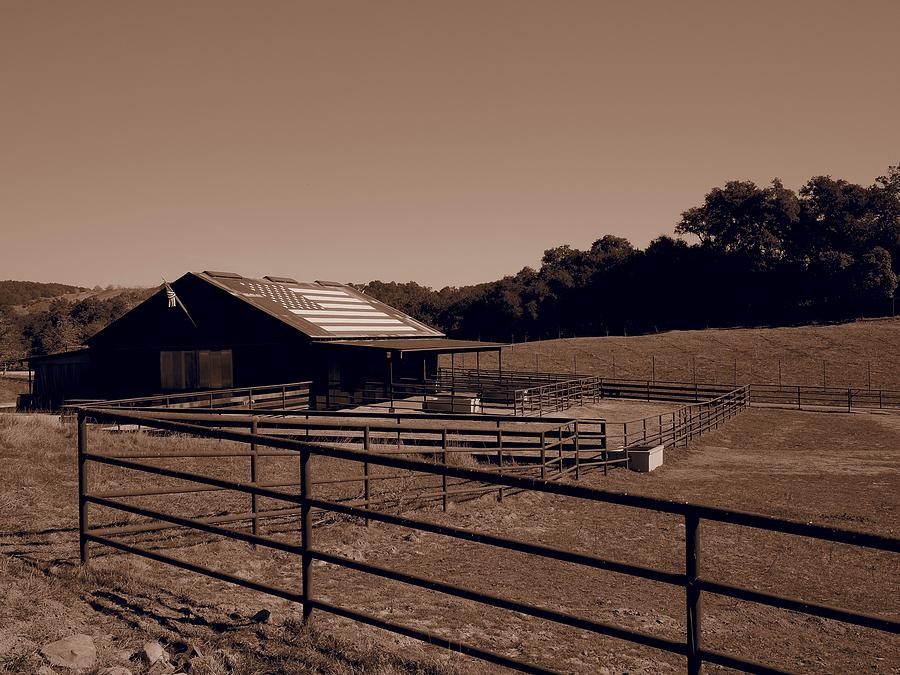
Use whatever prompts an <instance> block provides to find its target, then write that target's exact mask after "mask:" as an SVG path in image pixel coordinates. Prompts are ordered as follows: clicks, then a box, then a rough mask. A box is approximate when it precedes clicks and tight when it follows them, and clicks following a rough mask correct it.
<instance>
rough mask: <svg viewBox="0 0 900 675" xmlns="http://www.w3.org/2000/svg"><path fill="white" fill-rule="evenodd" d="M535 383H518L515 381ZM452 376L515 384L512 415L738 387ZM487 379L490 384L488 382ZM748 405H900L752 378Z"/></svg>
mask: <svg viewBox="0 0 900 675" xmlns="http://www.w3.org/2000/svg"><path fill="white" fill-rule="evenodd" d="M529 376H530V377H532V378H534V382H535V383H534V384H528V385H527V386H523V387H517V386H516V382H527V378H528V377H529ZM448 377H449V376H448V375H447V369H446V368H443V369H441V377H440V381H441V382H446V381H447V379H448ZM454 381H455V382H459V383H462V386H468V387H469V388H471V389H473V390H475V391H477V384H478V383H479V382H480V383H481V384H482V386H493V387H495V388H501V387H502V386H504V385H506V386H511V387H513V389H512V392H511V395H510V397H509V399H510V405H512V408H513V411H514V413H515V414H516V415H526V414H538V415H542V414H544V413H546V412H555V411H560V410H566V409H568V408H571V407H575V406H580V405H585V404H586V403H591V402H594V403H596V402H597V401H598V400H600V399H609V398H622V399H630V400H644V401H660V402H672V403H690V402H693V403H697V402H700V401H707V400H712V399H715V398H718V397H720V396H724V395H726V394H728V393H729V392H731V391H734V390H737V389H738V388H739V387H735V386H733V385H730V384H714V383H702V382H665V381H658V380H656V381H654V380H634V379H615V378H608V377H599V376H585V377H575V376H573V375H571V374H568V375H564V374H559V373H557V374H554V373H527V372H522V373H516V372H507V371H503V372H502V373H501V372H499V371H496V370H492V371H475V370H473V369H466V370H465V371H456V372H455V374H454ZM487 383H492V384H491V385H488V384H487ZM746 386H747V387H748V399H749V401H748V403H749V405H750V406H754V405H766V406H778V407H791V408H797V409H804V408H809V409H817V408H828V409H841V410H857V409H859V410H871V409H883V410H889V409H898V408H900V390H896V389H866V388H858V387H849V388H848V387H816V386H800V385H776V384H755V383H750V384H748V385H746Z"/></svg>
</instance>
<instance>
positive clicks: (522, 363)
mask: <svg viewBox="0 0 900 675" xmlns="http://www.w3.org/2000/svg"><path fill="white" fill-rule="evenodd" d="M654 358H655V360H656V379H657V380H673V381H682V382H692V381H694V373H695V372H696V380H697V381H698V382H720V383H728V384H730V383H732V382H733V381H734V380H735V364H736V365H737V372H736V379H737V382H738V384H747V383H758V384H777V383H778V382H779V361H780V362H781V383H782V384H794V385H797V384H800V385H810V386H821V385H822V363H823V361H824V362H825V382H826V384H827V385H828V386H836V387H849V386H853V387H866V386H868V384H869V380H870V379H871V386H872V388H874V389H878V388H882V389H900V319H885V320H872V321H856V322H853V323H847V324H840V325H825V326H802V327H798V328H753V329H749V328H748V329H731V330H694V331H671V332H668V333H659V334H657V335H641V336H637V337H587V338H566V339H562V340H547V341H543V342H526V343H520V344H516V345H514V346H512V347H510V348H508V349H506V350H505V351H504V353H503V367H504V369H510V370H527V371H531V370H535V369H536V368H537V369H538V370H542V371H552V372H573V371H574V369H575V368H576V366H577V371H578V373H581V374H592V375H602V376H605V377H619V378H634V379H648V378H650V377H651V374H652V371H653V359H654ZM456 363H457V365H460V364H463V365H464V366H465V367H470V368H474V367H475V358H474V355H467V356H465V357H457V359H456ZM441 365H442V366H445V367H449V366H450V360H449V358H445V359H442V361H441ZM481 365H482V367H484V368H496V367H497V361H496V357H494V356H493V355H492V354H491V355H487V354H486V355H483V356H482V357H481Z"/></svg>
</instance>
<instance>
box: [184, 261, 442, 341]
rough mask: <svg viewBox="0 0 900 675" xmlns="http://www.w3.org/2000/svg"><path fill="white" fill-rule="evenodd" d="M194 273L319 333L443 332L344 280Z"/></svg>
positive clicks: (311, 333)
mask: <svg viewBox="0 0 900 675" xmlns="http://www.w3.org/2000/svg"><path fill="white" fill-rule="evenodd" d="M194 276H197V277H199V278H200V279H203V280H204V281H206V282H208V283H210V284H212V285H214V286H216V287H218V288H220V289H222V290H224V291H226V292H228V293H230V294H231V295H233V296H234V297H236V298H239V299H240V300H243V301H244V302H246V303H248V304H250V305H252V306H253V307H256V308H257V309H260V310H262V311H263V312H266V313H267V314H269V315H271V316H274V317H275V318H277V319H280V320H281V321H283V322H285V323H287V324H288V325H290V326H292V327H294V328H296V329H297V330H299V331H301V332H302V333H304V334H306V335H308V336H309V337H311V338H315V339H321V340H328V339H335V338H342V339H346V338H400V337H402V338H435V337H443V333H441V332H440V331H437V330H435V329H434V328H431V327H429V326H426V325H425V324H424V323H421V322H419V321H416V320H415V319H413V318H412V317H411V316H408V315H406V314H404V313H403V312H401V311H399V310H397V309H394V308H393V307H391V306H389V305H386V304H384V303H383V302H379V301H378V300H376V299H375V298H372V297H369V296H368V295H366V294H365V293H361V292H360V291H358V290H356V289H355V288H353V287H351V286H347V285H345V284H338V283H334V282H330V281H316V282H299V281H294V280H293V279H290V278H288V277H273V276H268V277H265V278H264V279H251V278H247V277H242V276H241V275H239V274H235V273H233V272H213V271H206V272H199V273H194Z"/></svg>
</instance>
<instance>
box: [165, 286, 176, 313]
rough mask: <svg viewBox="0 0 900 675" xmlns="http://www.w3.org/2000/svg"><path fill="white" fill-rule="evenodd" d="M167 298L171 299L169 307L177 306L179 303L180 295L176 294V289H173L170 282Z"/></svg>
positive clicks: (167, 287) (167, 288)
mask: <svg viewBox="0 0 900 675" xmlns="http://www.w3.org/2000/svg"><path fill="white" fill-rule="evenodd" d="M166 298H167V299H168V301H169V307H170V308H171V307H175V306H176V305H177V304H178V296H177V295H175V291H173V290H172V287H171V286H169V284H166Z"/></svg>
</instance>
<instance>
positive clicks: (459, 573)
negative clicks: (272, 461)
mask: <svg viewBox="0 0 900 675" xmlns="http://www.w3.org/2000/svg"><path fill="white" fill-rule="evenodd" d="M626 408H628V409H627V412H623V413H622V416H621V417H620V418H619V419H622V420H624V419H629V418H632V417H639V416H643V415H646V414H654V413H655V412H656V406H653V408H654V409H653V410H649V409H644V408H640V409H638V408H635V407H634V406H626ZM598 413H599V414H601V415H607V416H609V417H612V416H611V415H610V414H609V413H610V411H609V410H604V411H591V413H590V416H593V415H594V414H598ZM144 440H145V441H146V439H144ZM157 440H158V439H157ZM139 441H140V439H137V440H134V439H132V440H128V439H123V440H120V441H115V442H121V443H131V442H139ZM110 442H113V441H110ZM0 462H2V467H3V470H2V472H0V603H2V605H0V607H2V608H0V667H2V668H5V669H6V670H8V671H11V672H34V671H36V670H37V668H38V667H40V665H41V664H42V661H41V657H40V656H39V655H38V654H37V651H38V649H39V647H40V646H41V645H42V644H43V643H45V642H47V641H49V640H52V639H56V638H60V637H64V636H66V635H70V634H72V633H76V632H82V633H87V634H90V635H92V636H94V638H95V642H96V644H97V646H98V652H99V663H100V665H101V666H102V667H101V668H99V670H102V668H105V667H107V666H110V665H125V666H126V667H128V668H129V669H130V670H131V671H132V672H139V671H141V669H142V666H141V664H140V663H139V661H138V660H137V659H136V658H131V659H130V660H129V656H131V655H132V653H133V652H134V651H135V650H137V649H138V648H139V647H140V645H141V644H142V643H143V642H144V641H145V640H147V639H150V638H154V639H159V640H160V641H161V642H163V644H165V645H166V646H167V648H168V650H169V651H170V653H172V654H173V655H175V656H177V655H179V654H181V655H184V654H187V655H188V656H190V655H192V654H194V652H193V651H192V649H194V648H195V649H196V650H197V651H199V652H200V653H201V654H202V656H199V657H198V656H196V655H194V656H193V659H192V661H191V667H190V672H192V673H193V672H210V673H213V672H232V671H233V672H328V673H332V672H334V673H342V672H348V673H349V672H378V673H386V672H435V673H437V672H462V673H478V672H484V671H485V670H490V669H491V668H490V667H488V666H486V665H485V664H483V663H481V662H477V661H473V660H470V659H468V658H464V657H460V656H457V655H453V654H449V653H446V652H443V651H440V650H437V649H433V648H429V647H427V646H424V645H422V644H420V643H417V642H413V641H411V640H407V639H405V638H401V637H397V636H393V635H391V634H388V633H384V632H381V631H378V630H375V629H369V628H367V627H364V626H360V625H358V624H354V623H350V622H347V621H344V620H341V619H337V618H333V617H330V616H328V615H324V614H319V615H317V616H316V617H315V626H316V630H315V631H314V634H313V635H303V633H302V631H300V629H299V628H298V626H297V618H298V616H299V611H298V608H297V607H294V606H292V605H291V604H290V603H288V602H286V601H281V600H276V599H272V598H269V597H267V596H263V595H260V594H258V593H255V592H252V591H248V590H244V589H240V588H237V587H234V586H230V585H226V584H223V583H219V582H216V581H214V580H211V579H207V578H204V577H199V576H197V575H193V574H191V573H189V572H182V571H180V570H177V569H173V568H171V567H167V566H164V565H161V564H158V563H155V562H152V561H147V560H144V559H139V558H136V557H134V556H128V555H123V554H119V553H116V552H112V551H110V550H108V549H103V548H101V547H95V548H94V551H95V554H94V555H95V558H94V560H93V561H92V564H91V570H90V571H88V572H85V571H83V570H80V569H79V568H78V567H77V565H76V564H75V563H76V561H77V519H76V515H77V508H76V496H77V487H76V482H75V475H76V474H75V461H74V437H73V430H72V429H64V428H60V427H58V426H57V425H56V423H55V422H53V421H52V420H51V419H50V418H33V419H30V420H29V419H28V418H25V417H21V416H20V417H15V416H11V415H7V416H0ZM295 466H296V463H292V464H291V465H290V466H287V465H286V468H285V471H286V472H290V471H293V470H294V469H293V467H295ZM220 470H221V471H222V472H224V473H227V472H228V471H229V469H228V467H227V466H223V467H220ZM98 480H101V482H104V483H109V484H114V483H115V481H116V480H117V479H116V478H115V476H113V475H112V474H108V475H103V476H99V477H98ZM582 484H586V485H590V486H595V487H600V488H608V489H614V490H619V491H627V492H631V493H636V494H643V495H650V496H660V497H666V498H674V499H684V500H689V501H692V502H699V503H704V504H710V505H714V506H720V507H727V508H736V509H742V510H749V511H756V512H760V513H765V514H770V515H774V516H779V517H787V518H794V519H800V520H804V521H810V522H814V523H819V524H825V525H836V526H842V527H846V528H851V529H857V530H862V531H867V532H873V533H880V534H891V535H893V536H897V533H898V531H900V416H891V415H886V414H885V415H878V414H869V413H853V414H844V413H814V412H795V411H782V410H768V409H766V410H755V409H751V410H749V411H746V412H744V413H742V414H741V415H739V416H738V417H736V418H735V419H732V420H730V421H729V422H728V423H727V424H726V425H725V426H724V427H722V428H720V429H719V430H718V431H716V432H714V433H711V434H710V435H708V436H704V437H703V438H701V439H697V441H695V443H694V444H693V445H692V446H691V447H689V448H686V449H685V448H678V449H677V450H670V451H667V454H666V464H665V466H664V467H663V468H661V469H659V470H657V471H656V472H654V473H652V474H636V473H631V472H627V471H625V470H614V471H612V472H611V473H610V475H609V476H608V477H605V478H604V476H603V475H602V473H600V472H594V473H591V474H589V475H588V476H585V477H583V478H582ZM146 503H148V504H149V503H151V501H148V502H146ZM152 503H154V504H155V508H160V507H165V506H168V508H169V509H176V508H177V507H178V505H179V502H178V500H172V499H169V500H168V501H158V500H157V501H155V502H152ZM215 506H216V507H217V508H218V509H221V510H226V509H228V508H232V507H236V506H237V505H232V504H231V503H230V502H227V500H223V499H221V498H219V500H218V502H216V504H215ZM207 508H212V507H211V506H210V507H207ZM416 515H417V517H420V518H426V519H428V520H432V521H433V522H438V523H445V524H452V525H456V526H460V527H466V528H472V529H476V530H479V531H482V532H486V533H491V534H500V535H504V536H509V537H514V538H519V539H524V540H527V541H532V542H536V543H543V544H551V545H555V546H561V547H566V548H569V549H571V550H575V551H578V552H583V553H593V554H596V555H601V556H603V557H607V558H611V559H614V560H620V561H626V562H629V563H634V564H642V565H647V566H653V567H658V568H661V569H666V570H670V571H673V572H679V571H681V570H682V569H683V564H684V561H683V555H684V553H683V548H684V543H683V540H684V529H683V524H682V521H681V519H680V518H676V517H673V516H666V515H662V514H656V513H652V512H647V511H641V510H637V509H631V508H625V507H618V506H612V505H597V504H589V503H587V502H582V501H579V500H575V499H563V498H559V497H552V496H549V495H537V494H534V493H524V494H519V495H511V496H507V497H506V498H505V499H504V500H503V502H501V503H498V502H497V501H496V498H495V497H494V496H493V495H490V496H486V497H482V498H480V499H477V500H473V501H469V502H466V503H461V504H454V505H451V508H450V510H449V511H448V512H447V513H443V512H441V511H440V510H437V509H434V510H425V511H419V512H417V514H416ZM265 528H266V529H265V530H264V532H265V533H267V534H269V533H275V532H282V533H284V535H285V536H286V537H288V538H290V537H292V536H294V535H295V534H296V531H297V523H296V522H294V521H293V520H291V519H286V520H285V521H283V522H281V523H280V524H278V525H275V524H274V523H269V524H267V525H265ZM315 539H316V547H317V548H320V549H322V550H325V551H327V552H330V553H333V554H336V555H342V556H345V557H349V558H353V559H357V560H363V561H366V562H368V563H372V564H377V565H384V566H388V567H392V568H396V569H399V570H401V571H405V572H409V573H414V574H417V575H421V576H426V577H429V578H433V579H438V580H442V581H447V582H451V583H456V584H459V585H462V586H466V587H470V588H473V589H477V590H480V591H485V592H490V593H493V594H496V595H501V596H504V597H508V598H511V599H516V600H521V601H525V602H529V603H532V604H535V605H540V606H544V607H549V608H553V609H557V610H560V611H565V612H568V613H572V614H576V615H579V616H583V617H585V618H590V619H595V620H598V621H603V622H607V623H611V624H616V625H621V626H624V627H628V628H632V629H638V630H641V631H643V632H647V633H652V634H655V635H659V636H662V637H667V638H671V639H676V640H682V639H683V635H684V630H685V629H684V598H683V591H682V590H681V589H677V588H674V587H669V586H666V585H663V584H659V583H654V582H646V581H641V580H638V579H634V578H631V577H626V576H622V575H618V574H614V573H611V572H604V571H599V570H587V569H585V568H581V567H575V566H572V565H568V564H565V563H559V562H553V561H549V560H544V559H540V558H535V557H529V556H525V555H524V554H516V553H504V554H502V555H501V554H500V553H499V552H498V551H496V550H493V549H490V548H487V547H485V546H482V545H479V544H474V543H466V542H460V541H458V540H449V539H446V538H442V537H440V536H438V535H432V534H422V533H413V532H411V531H409V530H406V529H402V528H397V527H392V526H387V525H380V524H376V523H373V524H372V525H371V527H369V528H365V527H363V526H362V525H360V524H357V523H355V522H351V521H347V520H340V519H338V520H334V519H332V520H328V521H325V520H323V521H322V524H321V526H319V527H317V528H316V529H315ZM141 540H142V541H144V542H145V545H147V542H152V543H153V546H154V547H156V548H158V550H160V551H164V552H165V553H166V554H167V555H173V556H176V557H182V558H184V559H186V560H191V561H195V562H200V563H202V564H205V565H208V566H213V567H216V568H218V569H222V570H226V571H229V572H231V573H236V574H238V575H240V576H244V577H246V578H248V579H252V580H256V581H264V582H266V583H271V584H276V585H280V586H282V587H284V588H290V589H293V590H299V567H300V565H299V560H298V559H297V558H295V557H293V556H289V555H287V554H284V553H280V552H271V551H268V550H264V549H258V550H256V551H253V550H252V549H251V548H250V547H249V546H245V545H242V544H239V543H236V542H233V541H225V540H220V539H218V538H216V537H214V536H210V535H204V534H202V533H193V534H191V535H188V536H185V537H175V536H174V533H173V532H172V531H166V532H160V533H152V534H147V535H143V538H142V539H141ZM894 558H896V556H894ZM702 561H703V562H702V565H703V566H702V569H701V574H703V575H704V576H705V577H708V578H710V579H712V580H715V581H722V582H731V583H739V584H741V585H745V586H748V587H752V588H755V589H757V590H760V591H766V592H772V593H778V594H782V595H792V596H797V597H801V598H804V599H808V600H810V601H815V602H820V603H827V604H832V605H839V606H844V607H846V608H847V609H853V610H858V611H864V612H868V613H874V614H881V615H884V616H888V617H892V618H895V619H896V618H897V617H898V615H900V606H898V604H900V603H898V597H900V570H898V568H897V564H896V560H895V559H892V558H891V556H890V555H889V554H886V553H877V552H872V551H865V550H857V549H855V548H854V547H849V546H844V545H839V544H828V543H825V542H815V541H807V540H804V539H801V538H799V537H790V536H787V535H780V534H775V533H767V532H760V531H755V530H751V529H747V528H738V527H734V526H729V525H719V524H714V523H707V522H704V524H703V525H702ZM315 592H316V594H317V595H318V597H320V598H321V599H323V600H330V601H333V602H336V603H337V604H342V605H345V606H348V607H351V608H358V609H361V610H364V611H366V612H369V613H373V614H376V615H379V616H382V617H384V618H387V619H389V620H391V621H392V622H399V623H404V624H407V625H409V626H413V627H416V628H420V629H425V630H428V631H431V632H435V633H438V634H441V635H445V636H447V637H453V638H456V639H460V640H462V641H464V642H469V643H472V644H479V645H482V646H486V647H488V648H490V649H492V650H496V651H501V652H504V653H506V654H507V655H509V656H513V657H517V658H524V659H527V660H530V661H532V662H534V663H536V664H539V665H542V666H544V667H549V668H553V669H557V670H562V671H567V672H577V673H603V672H609V673H612V672H629V673H660V672H662V673H665V672H682V671H683V670H684V668H685V663H684V660H683V659H682V658H681V657H677V656H672V655H668V654H665V653H663V652H659V651H656V650H653V649H650V648H645V647H641V646H638V645H633V644H631V643H627V642H622V641H620V640H616V639H612V638H605V637H599V636H596V635H593V634H588V633H584V632H582V631H579V630H575V629H570V628H565V627H562V626H560V625H558V624H554V623H552V622H548V621H542V620H539V619H533V618H528V617H525V616H523V615H520V614H514V613H509V612H504V611H502V610H495V609H492V608H490V607H486V606H484V605H479V604H476V603H474V602H469V601H463V600H455V599H452V598H448V597H446V596H441V595H438V594H436V593H432V592H430V591H424V590H421V589H415V588H411V587H408V586H404V585H401V584H399V583H394V582H390V581H385V580H382V579H379V578H375V577H371V576H366V575H364V574H361V573H357V572H352V571H349V570H346V569H342V568H337V567H334V566H331V565H328V564H317V565H316V567H315ZM263 608H266V609H268V610H270V611H271V613H272V614H271V617H270V618H269V619H268V620H267V621H266V622H264V623H257V622H254V620H253V616H254V615H255V614H256V613H257V612H258V611H259V610H260V609H263ZM703 629H704V633H703V640H704V647H705V648H710V649H714V650H716V651H724V652H729V653H733V654H735V655H738V656H743V657H746V658H751V659H754V660H760V661H763V662H766V663H769V664H771V665H774V666H777V667H780V668H783V669H785V670H793V671H800V672H809V673H819V672H884V673H890V672H898V671H900V638H898V636H896V635H888V634H885V633H880V632H877V631H874V630H867V629H862V628H856V627H853V626H849V625H845V624H841V623H838V622H833V621H826V620H822V619H817V618H812V617H807V616H803V615H797V614H794V613H791V612H786V611H781V610H776V609H770V608H765V607H762V606H757V605H753V604H750V603H744V602H739V601H733V600H728V599H717V598H715V597H714V596H711V595H708V594H707V595H704V619H703ZM186 658H187V657H185V660H183V662H184V663H186ZM173 660H177V659H173ZM707 669H708V670H710V671H712V670H715V669H713V668H710V667H709V666H707Z"/></svg>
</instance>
